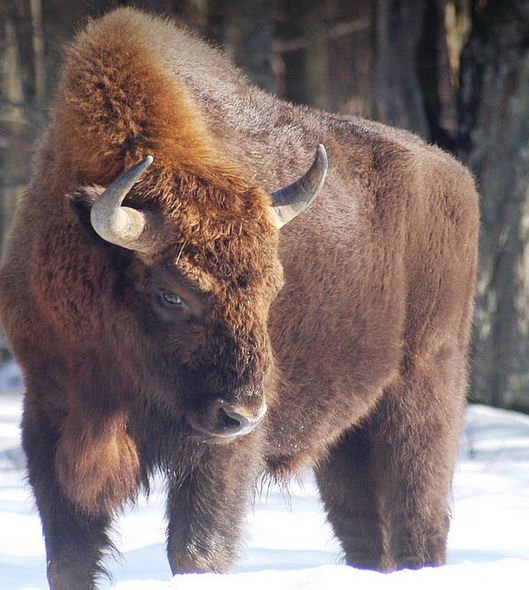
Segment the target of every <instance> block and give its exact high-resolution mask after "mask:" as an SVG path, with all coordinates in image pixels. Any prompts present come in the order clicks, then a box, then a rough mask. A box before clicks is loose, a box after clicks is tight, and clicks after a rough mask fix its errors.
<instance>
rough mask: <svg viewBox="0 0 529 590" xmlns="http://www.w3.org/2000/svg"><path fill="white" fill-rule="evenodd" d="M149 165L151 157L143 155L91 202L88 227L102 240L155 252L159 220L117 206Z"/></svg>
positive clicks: (146, 251) (143, 212) (148, 212)
mask: <svg viewBox="0 0 529 590" xmlns="http://www.w3.org/2000/svg"><path fill="white" fill-rule="evenodd" d="M152 162H153V158H152V156H147V157H146V158H144V159H143V160H142V161H141V162H139V163H138V164H136V165H135V166H133V167H132V168H130V169H129V170H126V171H125V172H123V174H121V175H120V176H119V177H118V178H116V180H114V182H113V183H112V184H111V185H110V186H109V187H108V188H107V189H106V190H105V191H104V192H103V194H102V195H101V196H100V197H99V198H98V199H97V200H96V201H95V202H94V205H93V207H92V210H91V212H90V222H91V224H92V227H93V229H94V231H95V232H96V233H97V234H98V235H99V236H100V237H101V238H103V240H106V241H107V242H110V243H111V244H115V245H116V246H121V247H122V248H127V250H134V251H136V252H143V253H144V254H152V253H153V252H155V251H156V250H157V247H156V246H157V242H158V241H159V240H158V239H157V238H156V236H157V235H159V231H160V227H159V226H160V220H159V218H158V216H157V215H156V214H155V213H153V212H150V211H138V210H137V209H133V208H131V207H122V206H121V204H122V203H123V200H124V199H125V197H126V196H127V194H128V192H129V191H130V189H131V188H132V186H133V185H134V183H135V182H136V181H137V180H138V179H139V178H140V177H141V176H142V174H143V173H144V172H145V170H147V168H148V167H149V166H150V165H151V164H152Z"/></svg>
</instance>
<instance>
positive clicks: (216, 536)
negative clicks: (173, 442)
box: [167, 433, 261, 574]
mask: <svg viewBox="0 0 529 590" xmlns="http://www.w3.org/2000/svg"><path fill="white" fill-rule="evenodd" d="M258 446H259V443H258V440H257V438H256V436H255V434H254V433H252V434H250V435H246V436H244V437H242V439H241V440H238V441H235V442H232V443H230V444H228V445H212V446H208V447H205V448H204V449H203V450H202V452H203V454H202V453H200V455H198V456H197V457H196V458H195V464H192V465H189V466H187V467H185V468H184V467H182V466H181V465H179V466H177V467H176V469H175V470H174V471H173V473H172V474H170V475H169V494H168V503H167V512H168V529H167V555H168V558H169V563H170V566H171V570H172V572H173V573H174V574H175V573H181V572H223V571H226V570H227V569H228V568H229V567H230V565H231V564H232V563H233V561H234V559H235V557H236V555H237V550H238V548H239V545H240V538H241V532H242V525H243V522H244V516H245V513H246V511H247V510H248V508H249V505H250V503H251V501H252V499H253V493H254V490H255V483H256V480H257V478H258V476H259V473H260V471H261V468H260V459H259V458H258V457H259V454H258V450H257V449H258Z"/></svg>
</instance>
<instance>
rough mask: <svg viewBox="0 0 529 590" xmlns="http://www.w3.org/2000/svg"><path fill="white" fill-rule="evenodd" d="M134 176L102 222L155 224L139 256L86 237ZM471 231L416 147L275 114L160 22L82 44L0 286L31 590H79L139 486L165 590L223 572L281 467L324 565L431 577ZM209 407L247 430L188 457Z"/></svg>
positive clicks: (302, 116)
mask: <svg viewBox="0 0 529 590" xmlns="http://www.w3.org/2000/svg"><path fill="white" fill-rule="evenodd" d="M319 143H322V144H323V145H325V147H326V148H327V152H328V155H329V162H330V167H329V173H328V176H327V181H326V183H325V186H324V189H323V191H322V193H321V195H320V197H319V198H318V199H317V200H316V202H315V203H314V205H313V206H311V208H310V209H309V210H308V211H307V212H305V213H303V214H301V215H300V216H299V217H298V218H296V219H295V220H294V221H292V222H291V223H289V224H288V225H287V226H285V227H284V228H283V229H281V230H280V232H278V231H277V230H276V229H275V227H274V226H273V224H272V223H271V221H270V217H269V215H268V207H269V204H270V199H269V196H268V193H269V192H270V191H272V190H274V189H277V188H279V187H281V186H284V185H286V184H288V183H290V182H292V181H293V180H294V179H296V178H297V177H299V176H300V175H301V174H303V173H304V172H305V170H306V169H307V168H308V166H309V164H310V162H311V160H312V157H313V153H314V149H315V147H316V145H317V144H319ZM146 154H151V155H153V157H154V164H153V165H152V166H151V167H150V168H149V169H148V171H147V173H146V174H145V175H144V176H143V177H142V179H141V180H140V181H139V182H138V183H137V185H136V186H135V187H134V189H133V190H132V191H131V193H130V194H129V197H128V203H129V206H132V207H136V208H138V209H148V210H152V211H156V212H159V213H161V214H162V216H163V219H164V232H165V233H166V235H167V236H168V240H169V241H168V242H167V243H168V245H166V247H165V248H164V249H163V250H162V251H160V252H157V253H155V254H152V255H147V254H139V253H134V252H130V251H128V250H125V249H123V248H119V247H117V246H112V245H110V244H108V243H107V242H105V241H104V240H102V239H101V238H99V237H98V236H97V235H96V234H95V233H94V232H93V230H92V228H91V226H90V218H89V212H90V207H91V205H92V203H93V201H94V199H97V198H98V195H100V194H101V191H102V190H103V189H102V188H101V187H104V186H107V185H108V184H109V183H110V182H111V181H112V180H113V179H114V178H115V177H116V176H117V175H119V173H120V172H122V170H124V169H126V168H128V167H130V166H131V165H133V164H135V163H136V162H137V161H138V160H140V159H141V158H143V157H144V156H145V155H146ZM478 226H479V219H478V205H477V195H476V191H475V188H474V183H473V180H472V178H471V176H470V174H469V173H468V172H467V171H466V170H465V169H464V168H463V167H462V166H461V165H460V164H458V163H457V162H456V161H455V160H454V159H453V158H451V157H450V156H448V155H447V154H446V153H444V152H442V151H440V150H439V149H437V148H435V147H432V146H428V145H426V144H425V143H424V142H423V141H421V140H420V139H418V138H417V137H415V136H413V135H411V134H409V133H406V132H403V131H398V130H395V129H391V128H388V127H385V126H383V125H380V124H376V123H372V122H369V121H366V120H363V119H359V118H350V117H340V116H336V115H331V114H327V113H323V112H318V111H314V110H310V109H307V108H301V107H297V106H293V105H290V104H287V103H285V102H282V101H280V100H278V99H277V98H276V97H274V96H271V95H268V94H265V93H263V92H261V91H260V90H258V89H256V88H254V87H252V86H251V85H249V83H248V82H247V81H246V80H245V79H244V78H243V77H242V76H241V74H240V73H239V72H238V71H237V70H236V69H234V68H233V66H231V65H230V64H229V63H228V62H227V61H226V59H225V58H224V57H222V56H221V55H220V54H219V53H218V52H217V51H215V50H214V49H212V48H210V47H208V46H207V45H205V44H204V43H203V42H202V41H200V40H197V39H196V38H194V37H193V36H192V35H191V34H190V33H189V32H187V31H184V30H182V29H179V28H177V27H176V26H175V25H173V24H172V23H170V22H166V21H164V20H161V19H158V18H155V17H151V16H147V15H145V14H142V13H140V12H137V11H134V10H132V9H119V10H116V11H114V12H112V13H110V14H108V15H106V16H105V17H103V18H102V19H100V20H97V21H94V22H92V23H90V24H89V25H88V27H87V29H86V31H84V32H82V33H81V34H80V35H79V36H78V37H77V39H76V40H75V41H74V43H73V44H72V45H71V46H70V48H69V49H68V51H67V59H66V64H65V66H64V70H63V74H62V78H61V82H60V85H59V89H58V93H57V99H56V103H55V106H54V109H53V113H52V122H51V125H50V128H49V130H48V131H47V133H46V136H45V137H44V138H43V140H42V142H41V144H40V146H39V148H38V150H37V154H36V160H35V166H34V173H33V178H32V181H31V184H30V186H29V188H28V191H27V193H26V194H25V196H24V197H23V199H22V201H21V203H20V205H19V207H18V210H17V213H16V218H15V222H14V225H13V228H12V231H11V234H10V238H9V240H8V243H7V248H6V252H5V255H4V258H3V263H2V267H1V271H0V272H1V274H0V316H1V319H2V323H3V325H4V327H5V331H6V333H7V336H8V339H9V341H10V343H11V346H12V349H13V351H14V353H15V355H16V358H17V360H18V361H19V363H20V364H21V366H22V368H23V371H24V375H25V383H26V388H27V394H26V397H25V410H24V419H23V443H24V448H25V451H26V454H27V458H28V469H29V477H30V481H31V484H32V486H33V488H34V492H35V497H36V500H37V504H38V507H39V511H40V515H41V518H42V522H43V527H44V533H45V537H46V547H47V552H48V559H49V568H48V576H49V580H50V585H51V587H52V588H54V589H55V590H58V589H61V590H64V589H71V588H77V589H80V590H82V589H88V588H93V584H94V580H95V576H96V575H97V573H98V572H99V571H100V570H101V564H100V559H101V556H102V553H103V551H104V550H105V549H106V548H107V547H108V546H109V541H108V538H107V536H106V530H107V528H108V526H109V524H110V522H111V519H112V516H113V515H114V513H115V512H116V511H118V510H119V508H120V507H121V506H123V504H124V503H125V502H126V501H127V500H129V499H132V498H134V496H135V494H136V493H137V490H138V488H139V486H141V485H142V484H143V485H145V486H147V485H148V478H149V475H150V474H151V473H152V471H153V470H154V469H155V468H161V469H162V471H163V472H164V473H165V474H166V476H167V480H168V486H169V502H168V519H169V526H168V556H169V561H170V563H171V567H172V569H173V571H175V572H176V571H206V570H214V571H223V570H225V569H226V568H227V567H228V566H229V565H230V563H231V562H232V560H233V558H234V556H235V555H236V552H237V548H238V544H239V537H240V532H241V522H242V518H243V515H244V513H245V511H246V509H247V508H248V504H249V503H250V502H251V497H252V490H253V489H254V485H255V482H256V480H257V478H258V477H259V476H260V475H261V474H262V473H263V472H265V471H268V472H270V473H272V474H273V475H274V476H276V477H286V476H288V475H289V474H290V473H293V472H295V471H298V470H301V469H303V468H304V467H313V468H314V469H315V471H316V475H317V480H318V485H319V487H320V490H321V495H322V498H323V501H324V504H325V507H326V510H327V512H328V517H329V520H330V522H331V524H332V526H333V528H334V530H335V532H336V535H337V536H338V538H339V539H340V541H341V543H342V546H343V549H344V551H345V555H346V559H347V562H348V563H350V564H352V565H356V566H358V567H366V568H374V569H380V570H391V569H394V568H401V567H420V566H422V565H425V564H441V563H443V562H444V560H445V547H446V535H447V531H448V497H449V491H450V485H451V480H452V472H453V466H454V461H455V457H456V453H457V442H458V435H459V431H460V427H461V419H462V413H463V407H464V403H465V388H466V380H467V350H468V340H469V331H470V323H471V315H472V299H473V289H474V280H475V271H476V256H477V237H478ZM283 283H284V284H283ZM166 292H169V293H176V295H178V296H179V297H180V298H181V299H182V300H184V301H185V302H186V307H185V309H184V311H183V312H182V311H181V310H180V311H179V312H178V313H177V314H176V315H174V314H173V312H171V311H169V310H168V307H167V306H166V304H165V303H163V302H160V299H159V297H160V294H162V295H163V293H166ZM164 306H165V307H164ZM219 398H222V401H223V403H224V401H227V402H229V403H230V404H236V405H237V407H238V408H242V410H241V411H244V412H247V413H248V415H252V416H255V415H257V413H258V412H259V411H261V409H262V408H264V404H265V403H266V405H267V406H268V412H267V414H266V416H265V418H264V419H263V420H262V422H261V423H260V424H259V425H258V426H257V427H256V428H255V429H254V430H253V431H252V432H251V433H250V434H246V435H244V436H238V437H233V438H231V439H222V440H221V439H218V438H216V437H213V436H207V435H206V434H204V433H205V432H206V431H207V429H208V428H209V426H208V425H207V424H206V423H205V422H204V420H206V418H205V417H204V416H206V413H207V412H206V409H207V408H209V407H210V404H211V403H213V402H212V400H218V399H219ZM215 403H217V402H215ZM208 419H209V418H208ZM216 442H218V443H219V444H214V443H216ZM221 442H223V443H224V444H220V443H221Z"/></svg>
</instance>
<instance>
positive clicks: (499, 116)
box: [458, 0, 529, 406]
mask: <svg viewBox="0 0 529 590" xmlns="http://www.w3.org/2000/svg"><path fill="white" fill-rule="evenodd" d="M460 83H461V92H460V136H459V142H458V143H459V155H460V156H461V157H462V158H463V159H464V160H465V162H466V163H467V164H468V165H469V167H470V168H471V169H472V170H473V171H474V173H475V174H476V176H477V178H478V180H479V186H480V192H481V197H482V201H481V211H482V232H481V243H480V257H481V265H480V273H479V281H478V302H477V314H476V322H475V338H474V358H473V366H472V385H473V391H474V395H475V397H477V398H478V399H482V400H484V401H486V402H488V403H492V404H494V405H497V406H505V405H508V404H511V403H513V402H517V403H519V402H520V401H521V397H522V395H525V397H527V388H528V386H529V354H528V353H529V350H528V346H527V339H528V337H529V329H528V325H527V319H526V318H527V315H528V310H529V289H528V280H529V275H528V269H527V266H526V265H524V264H523V261H524V260H525V261H527V259H528V256H529V253H528V245H529V244H528V240H527V238H528V236H527V213H528V211H527V189H528V183H529V3H528V2H527V1H523V0H495V1H489V2H487V3H479V2H476V3H475V6H474V14H473V31H472V33H471V36H470V38H469V41H468V44H467V46H466V48H465V50H464V52H463V56H462V61H461V82H460ZM526 403H527V402H526Z"/></svg>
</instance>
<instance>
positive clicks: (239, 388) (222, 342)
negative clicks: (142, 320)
mask: <svg viewBox="0 0 529 590" xmlns="http://www.w3.org/2000/svg"><path fill="white" fill-rule="evenodd" d="M274 249H275V248H273V247H269V248H268V250H269V255H270V257H269V258H270V260H269V262H270V265H269V267H268V272H266V275H265V276H263V277H260V279H261V280H260V281H259V283H260V284H254V285H253V286H252V285H250V284H248V283H245V284H243V286H241V285H238V286H235V285H233V284H232V283H230V282H228V281H223V280H219V277H218V276H217V277H216V276H214V275H213V274H209V273H207V272H205V270H204V268H197V267H195V266H193V265H192V264H191V263H190V261H189V258H186V257H185V254H183V253H182V252H178V254H177V261H173V257H172V256H171V255H168V256H167V255H166V256H165V257H164V258H165V259H164V260H163V262H161V263H158V264H156V265H154V266H152V267H151V268H148V267H147V268H146V269H145V271H146V274H147V281H146V284H147V285H148V294H147V296H148V304H149V306H150V312H151V321H152V326H151V327H152V328H153V329H152V332H151V333H152V334H153V335H154V340H155V341H154V342H153V345H154V347H155V348H156V349H157V351H158V352H157V354H156V358H157V360H156V362H157V372H158V374H159V375H160V373H161V379H159V381H162V383H161V388H162V390H163V392H164V397H165V399H166V400H167V401H168V403H169V404H170V405H171V406H172V407H173V408H174V409H175V411H183V414H184V417H185V419H186V421H187V424H188V425H189V426H190V427H191V428H192V429H193V430H194V431H195V433H197V434H198V435H199V436H200V437H201V438H204V437H207V438H208V440H212V441H217V442H218V441H225V440H230V439H231V438H233V437H236V436H241V435H244V434H247V433H249V432H251V431H252V430H253V429H254V428H255V426H257V424H258V423H259V422H260V421H261V419H262V418H263V417H264V415H265V413H266V408H267V400H268V399H270V398H271V397H273V390H274V383H273V381H274V380H273V373H274V368H273V361H272V354H271V347H270V342H269V338H268V334H267V326H266V322H267V316H268V308H269V305H270V303H271V301H272V299H273V298H274V296H275V295H276V293H277V292H278V290H279V288H280V286H281V282H282V278H281V277H282V271H281V267H280V265H279V263H278V261H277V258H276V256H275V252H274ZM173 252H176V248H175V249H174V250H173ZM239 282H240V281H239Z"/></svg>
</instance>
